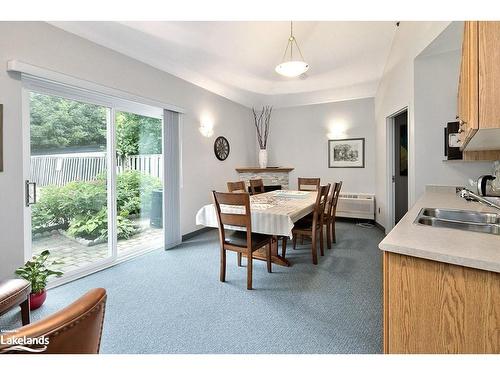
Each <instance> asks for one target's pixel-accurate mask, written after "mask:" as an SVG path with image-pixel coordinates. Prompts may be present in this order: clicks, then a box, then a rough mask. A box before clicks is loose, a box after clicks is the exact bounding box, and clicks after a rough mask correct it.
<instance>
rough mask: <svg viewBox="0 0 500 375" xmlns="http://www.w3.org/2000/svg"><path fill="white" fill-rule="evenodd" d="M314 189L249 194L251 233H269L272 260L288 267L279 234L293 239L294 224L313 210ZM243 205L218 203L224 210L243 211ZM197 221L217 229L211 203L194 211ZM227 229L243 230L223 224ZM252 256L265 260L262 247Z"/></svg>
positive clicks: (230, 211)
mask: <svg viewBox="0 0 500 375" xmlns="http://www.w3.org/2000/svg"><path fill="white" fill-rule="evenodd" d="M316 197H317V192H316V191H298V190H274V191H270V192H267V193H262V194H255V195H251V196H250V216H251V223H252V232H253V233H262V234H267V235H272V236H273V238H274V240H273V241H272V246H271V259H272V262H273V263H275V264H277V265H280V266H289V265H290V262H289V261H288V260H287V259H286V258H284V257H283V256H281V255H279V254H278V241H277V239H278V237H288V238H292V229H293V226H294V223H295V222H297V221H298V220H300V219H302V218H303V217H305V216H307V215H308V214H310V213H311V212H313V211H314V205H315V202H316ZM242 210H243V208H242V207H236V206H228V205H221V211H222V212H225V213H242ZM196 224H197V225H203V226H206V227H213V228H218V227H219V223H218V221H217V214H216V211H215V206H214V204H213V203H212V204H207V205H205V206H203V207H202V208H200V210H199V211H198V212H197V214H196ZM225 228H226V229H236V230H246V229H245V228H242V227H230V226H226V227H225ZM254 258H255V259H260V260H265V259H266V256H265V249H260V250H259V251H257V252H255V254H254Z"/></svg>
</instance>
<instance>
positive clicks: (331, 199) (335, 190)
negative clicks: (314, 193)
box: [325, 181, 342, 218]
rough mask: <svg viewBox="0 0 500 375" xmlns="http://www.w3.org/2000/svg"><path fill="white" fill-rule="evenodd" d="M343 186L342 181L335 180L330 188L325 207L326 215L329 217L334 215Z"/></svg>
mask: <svg viewBox="0 0 500 375" xmlns="http://www.w3.org/2000/svg"><path fill="white" fill-rule="evenodd" d="M341 187H342V181H340V182H334V183H333V185H332V187H331V189H330V194H329V195H328V200H327V203H326V209H325V215H326V217H327V218H331V217H332V215H334V211H335V209H336V208H337V201H338V199H339V194H340V188H341Z"/></svg>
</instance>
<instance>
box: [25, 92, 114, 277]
mask: <svg viewBox="0 0 500 375" xmlns="http://www.w3.org/2000/svg"><path fill="white" fill-rule="evenodd" d="M29 106H30V151H31V154H30V167H31V176H30V179H29V180H27V181H26V186H25V188H26V190H27V194H28V196H27V199H26V205H29V206H30V207H31V232H32V249H31V250H32V254H33V255H37V254H39V253H41V252H42V251H44V250H49V251H50V254H51V259H52V260H55V261H57V263H58V265H57V266H56V268H59V269H60V270H62V271H63V272H65V273H74V272H75V271H78V270H80V269H84V268H88V267H92V266H95V265H96V264H99V263H104V262H106V261H109V260H110V259H111V258H112V257H113V251H112V247H111V246H110V244H111V241H110V236H109V234H110V225H109V220H108V216H109V210H108V202H109V196H110V184H109V183H108V166H109V160H108V156H109V151H108V150H109V147H108V143H109V142H108V134H109V130H110V118H111V116H110V112H111V109H110V108H106V107H104V106H99V105H95V104H89V103H84V102H80V101H76V100H70V99H66V98H62V97H57V96H53V95H45V94H40V93H35V92H31V93H30V94H29Z"/></svg>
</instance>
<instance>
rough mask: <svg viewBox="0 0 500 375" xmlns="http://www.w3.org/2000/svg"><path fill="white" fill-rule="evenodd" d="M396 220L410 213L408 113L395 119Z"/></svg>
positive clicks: (405, 112) (403, 113)
mask: <svg viewBox="0 0 500 375" xmlns="http://www.w3.org/2000/svg"><path fill="white" fill-rule="evenodd" d="M394 146H395V150H394V151H395V152H394V157H395V159H396V160H394V165H395V173H394V219H395V222H396V223H398V222H399V220H401V218H402V217H403V216H404V215H405V214H406V212H408V112H407V111H404V112H402V113H400V114H399V115H397V116H396V118H395V119H394Z"/></svg>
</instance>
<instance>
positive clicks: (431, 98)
mask: <svg viewBox="0 0 500 375" xmlns="http://www.w3.org/2000/svg"><path fill="white" fill-rule="evenodd" d="M424 52H425V51H424ZM460 60H461V51H460V50H458V51H450V52H445V53H439V54H435V55H430V56H428V55H425V56H421V57H420V56H419V57H417V58H416V59H415V111H414V113H415V195H416V197H419V196H420V195H421V194H423V192H424V189H425V186H426V185H428V184H438V185H457V186H460V185H462V186H465V185H466V184H467V181H468V179H469V178H470V177H477V176H479V175H482V174H490V173H491V170H492V166H491V162H463V161H447V162H443V161H442V160H443V159H444V144H443V143H444V139H443V137H444V136H443V128H444V126H445V125H446V123H447V122H450V121H455V116H456V114H457V92H458V77H459V71H460Z"/></svg>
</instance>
